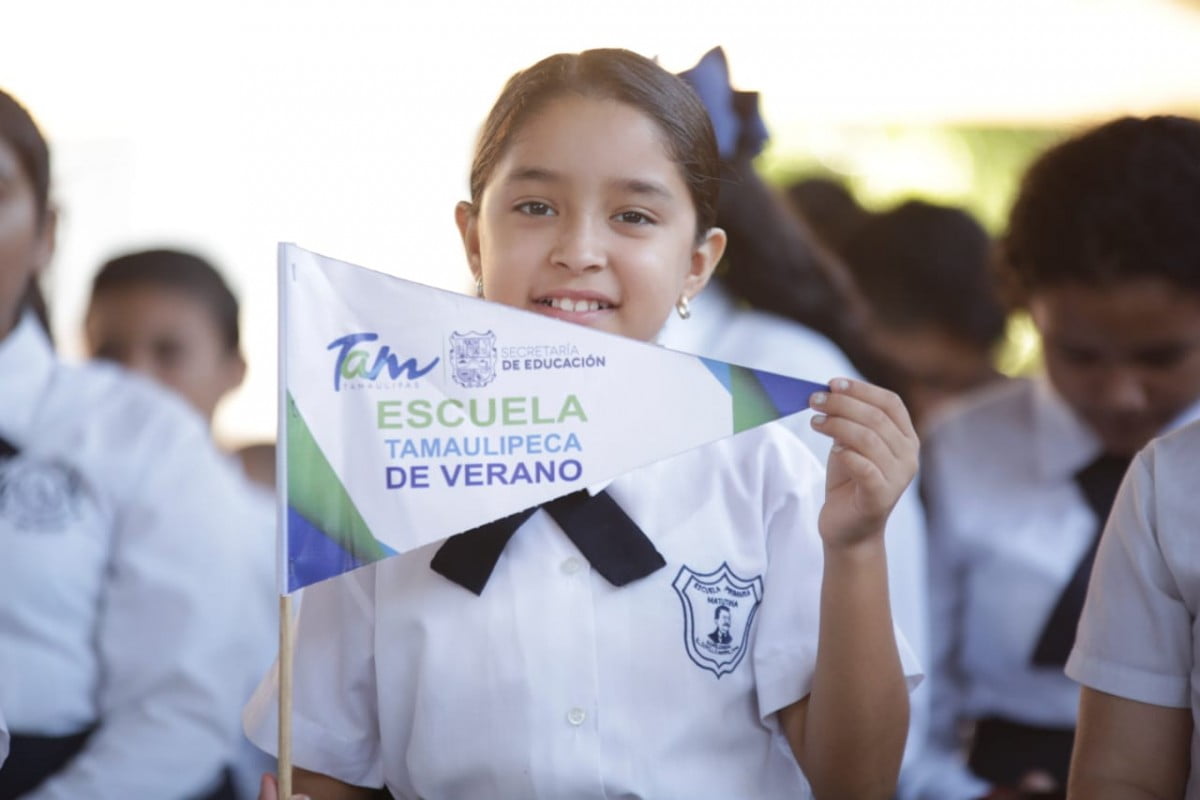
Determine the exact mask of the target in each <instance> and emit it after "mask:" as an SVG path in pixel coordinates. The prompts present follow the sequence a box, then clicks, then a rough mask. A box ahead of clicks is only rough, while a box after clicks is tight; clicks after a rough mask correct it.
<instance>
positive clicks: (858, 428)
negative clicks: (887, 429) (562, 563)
mask: <svg viewBox="0 0 1200 800" xmlns="http://www.w3.org/2000/svg"><path fill="white" fill-rule="evenodd" d="M813 427H814V428H816V429H817V430H819V431H821V432H822V433H824V434H826V435H828V436H829V437H830V438H832V439H833V440H834V442H836V445H835V446H837V447H839V449H842V448H846V449H849V450H853V451H854V452H856V453H859V454H860V455H862V456H864V457H865V458H867V459H869V460H870V461H871V462H872V463H874V464H875V465H877V466H878V468H879V469H880V471H881V472H884V473H890V472H892V471H894V470H895V468H896V465H897V464H898V462H899V459H900V456H899V455H897V453H895V452H894V451H893V448H892V446H891V445H890V444H889V443H888V442H887V441H886V440H885V438H884V436H882V435H881V434H880V433H879V431H877V430H874V429H873V428H871V427H868V426H867V425H863V424H862V423H860V422H857V421H855V420H853V419H850V418H848V417H842V416H832V415H824V414H822V415H818V416H816V417H813Z"/></svg>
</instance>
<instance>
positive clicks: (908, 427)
mask: <svg viewBox="0 0 1200 800" xmlns="http://www.w3.org/2000/svg"><path fill="white" fill-rule="evenodd" d="M836 384H837V381H834V385H836ZM864 389H866V390H871V391H863V390H864ZM862 395H870V397H868V398H864V397H863V396H862ZM893 398H894V401H893ZM870 400H877V401H878V402H880V403H881V404H882V405H874V404H873V403H872V402H870ZM810 404H811V406H812V408H813V409H814V410H816V411H818V412H820V413H821V414H824V415H825V416H826V417H827V418H828V419H829V420H830V421H831V422H833V421H836V420H846V421H850V422H853V423H855V424H856V425H858V426H861V427H863V428H866V429H869V430H871V431H873V432H875V434H876V435H877V436H879V437H880V439H881V440H882V441H883V442H885V443H886V444H887V447H888V449H889V451H890V452H891V454H892V456H893V457H895V458H897V459H901V460H905V461H907V460H909V458H910V457H911V456H912V455H913V454H914V453H915V450H916V447H917V436H916V432H915V431H913V430H912V423H911V421H909V420H908V412H907V411H906V410H905V409H904V405H903V403H901V402H900V400H899V398H898V397H896V396H895V395H894V394H893V393H891V392H888V391H886V390H884V389H879V387H877V386H871V385H870V384H863V383H859V382H854V385H853V386H852V388H851V389H849V390H843V391H835V392H828V393H826V392H820V393H817V394H814V395H813V398H812V401H811V403H810ZM889 408H890V410H889ZM897 416H898V417H899V418H900V421H901V423H903V424H902V425H900V424H897V423H896V419H895V418H896V417H897ZM814 422H815V420H814ZM813 427H815V428H816V429H817V430H821V431H824V432H826V433H828V434H829V435H831V436H833V437H834V438H835V440H837V441H841V440H840V439H838V433H837V432H835V428H834V427H833V426H831V425H829V424H826V425H824V426H822V425H819V424H814V426H813Z"/></svg>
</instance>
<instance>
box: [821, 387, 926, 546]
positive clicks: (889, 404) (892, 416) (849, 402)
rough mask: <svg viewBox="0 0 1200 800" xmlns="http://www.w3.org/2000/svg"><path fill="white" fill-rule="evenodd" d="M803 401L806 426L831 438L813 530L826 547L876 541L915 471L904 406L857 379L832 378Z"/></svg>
mask: <svg viewBox="0 0 1200 800" xmlns="http://www.w3.org/2000/svg"><path fill="white" fill-rule="evenodd" d="M829 385H830V391H829V392H817V393H815V394H813V396H812V398H811V400H810V401H809V404H810V406H811V407H812V408H813V410H815V411H816V412H817V414H816V416H814V417H813V420H812V426H813V428H814V429H815V430H818V431H820V432H821V433H824V434H826V435H828V436H829V437H830V438H832V439H833V442H834V444H833V449H832V451H831V452H830V453H829V464H828V473H827V475H826V479H825V505H824V507H823V508H822V509H821V516H820V520H819V523H818V524H819V527H820V530H821V538H822V539H824V541H825V544H826V546H832V547H842V546H846V547H848V546H852V545H855V544H858V543H860V542H864V541H867V540H869V539H871V538H872V537H875V536H879V537H882V535H883V529H884V525H885V523H886V522H887V518H888V515H889V514H890V513H891V511H892V508H893V507H894V506H895V505H896V501H897V500H898V499H900V495H901V493H903V491H904V489H905V487H907V486H908V484H909V482H910V481H912V479H913V476H914V475H915V474H916V472H917V451H918V448H919V445H920V442H919V441H918V439H917V433H916V431H915V430H914V429H913V425H912V420H911V419H909V416H908V410H907V409H906V408H905V407H904V403H903V402H901V400H900V398H899V397H898V396H897V395H896V394H895V393H894V392H890V391H888V390H887V389H881V388H880V387H878V386H873V385H871V384H869V383H865V382H863V381H855V380H849V379H847V378H836V379H834V380H832V381H830V384H829Z"/></svg>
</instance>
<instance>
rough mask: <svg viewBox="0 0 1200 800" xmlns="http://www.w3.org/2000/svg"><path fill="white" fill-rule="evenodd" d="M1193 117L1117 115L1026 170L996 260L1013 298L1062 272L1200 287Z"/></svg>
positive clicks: (1198, 169)
mask: <svg viewBox="0 0 1200 800" xmlns="http://www.w3.org/2000/svg"><path fill="white" fill-rule="evenodd" d="M1197 220H1200V121H1197V120H1194V119H1187V118H1184V117H1170V116H1158V117H1149V118H1145V119H1140V118H1135V117H1123V118H1121V119H1117V120H1113V121H1112V122H1108V123H1106V124H1104V125H1101V126H1100V127H1097V128H1093V129H1092V130H1089V131H1087V132H1085V133H1083V134H1081V135H1079V136H1076V137H1074V138H1072V139H1069V140H1067V141H1065V142H1063V143H1061V144H1059V145H1057V146H1055V147H1053V148H1051V149H1050V150H1048V151H1046V152H1045V153H1044V154H1043V155H1042V156H1041V157H1039V158H1038V159H1037V161H1035V162H1034V164H1033V166H1031V167H1030V168H1029V170H1028V172H1026V174H1025V177H1024V179H1023V181H1022V184H1021V189H1020V192H1019V193H1018V196H1017V200H1016V202H1015V204H1014V205H1013V209H1012V213H1011V215H1010V218H1009V227H1008V232H1007V234H1006V235H1005V237H1004V239H1003V241H1002V247H1001V259H1000V268H1001V270H1002V274H1003V277H1004V279H1005V281H1006V283H1007V284H1008V285H1009V288H1011V289H1012V290H1014V293H1015V294H1016V295H1017V299H1025V298H1027V297H1028V295H1029V293H1030V292H1031V291H1034V290H1036V289H1038V288H1040V287H1045V286H1051V285H1055V284H1061V283H1065V282H1080V283H1089V284H1103V283H1112V282H1113V281H1122V280H1128V279H1136V278H1142V277H1157V278H1164V279H1166V280H1167V281H1170V282H1171V283H1173V284H1175V285H1176V286H1179V287H1181V288H1185V289H1188V290H1190V291H1200V227H1198V225H1200V223H1198V222H1197Z"/></svg>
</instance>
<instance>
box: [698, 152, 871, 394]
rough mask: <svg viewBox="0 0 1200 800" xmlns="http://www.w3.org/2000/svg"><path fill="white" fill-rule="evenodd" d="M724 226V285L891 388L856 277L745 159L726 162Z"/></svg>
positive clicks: (741, 156) (722, 205)
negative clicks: (815, 336)
mask: <svg viewBox="0 0 1200 800" xmlns="http://www.w3.org/2000/svg"><path fill="white" fill-rule="evenodd" d="M724 175H725V178H726V182H725V186H724V188H723V191H722V192H721V201H720V204H719V206H718V213H717V224H718V225H719V226H720V227H721V228H723V229H724V230H725V232H726V234H728V237H729V244H728V245H727V246H726V248H725V258H724V260H723V262H722V267H721V270H722V271H721V277H722V280H724V282H725V284H726V285H727V286H728V287H729V289H730V291H732V292H733V294H734V295H735V296H737V297H739V298H741V299H742V300H745V301H746V302H747V303H749V304H750V305H751V306H753V307H755V308H757V309H761V310H763V311H768V312H771V313H773V314H778V315H780V316H782V317H786V318H788V319H790V320H793V321H795V322H798V323H800V324H801V325H805V326H807V327H809V328H812V329H813V330H815V331H817V332H818V333H821V334H823V335H824V336H826V337H827V338H829V339H830V340H832V341H833V343H834V344H836V345H837V346H838V347H839V348H841V350H842V352H844V353H845V354H846V356H847V357H848V358H849V359H850V361H851V362H853V364H854V366H855V367H857V368H858V370H859V372H861V373H862V374H863V375H864V376H865V377H866V378H867V379H868V380H871V381H873V382H875V383H882V384H885V385H886V384H889V383H891V382H893V381H892V377H893V376H892V375H891V373H890V371H889V369H888V367H887V365H886V362H885V361H884V360H883V359H882V358H880V357H879V356H878V355H876V354H875V353H874V351H873V350H872V349H871V348H870V347H869V345H868V344H867V342H866V337H865V330H866V324H867V320H868V316H869V313H870V311H869V309H868V306H867V304H866V302H865V301H864V299H863V296H862V295H861V294H860V293H859V290H858V287H857V286H856V285H855V283H854V280H853V277H852V276H851V275H850V273H849V272H848V271H847V269H846V267H845V265H844V264H843V263H842V262H841V261H840V260H839V259H838V258H837V256H835V255H834V254H833V253H832V251H830V250H827V249H826V248H824V247H822V246H821V245H820V244H819V243H818V241H817V238H816V236H815V235H814V234H813V233H812V232H811V231H809V230H808V229H807V228H806V227H805V225H804V223H803V222H802V221H801V220H800V219H799V217H797V216H796V214H795V213H793V212H792V210H791V208H789V206H788V205H787V203H786V201H785V200H784V199H783V197H782V196H781V195H780V194H778V193H777V192H776V191H775V190H773V189H772V188H771V187H770V186H768V185H767V184H766V183H765V182H764V181H763V179H762V178H761V177H760V176H759V174H758V172H757V171H756V170H755V169H754V164H753V162H752V160H751V156H750V154H748V153H739V154H738V155H736V156H734V157H733V158H732V159H730V160H729V161H727V162H726V165H725V173H724Z"/></svg>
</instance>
